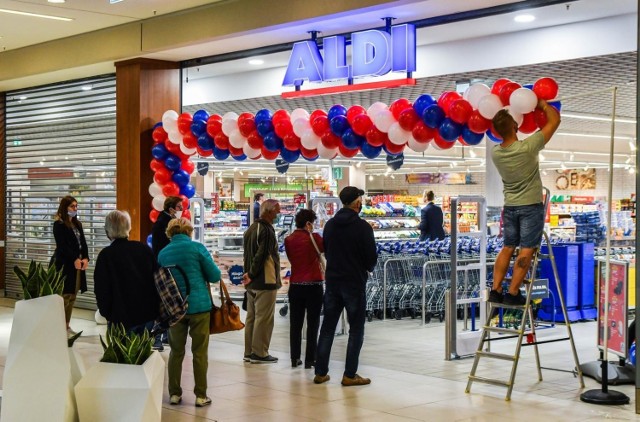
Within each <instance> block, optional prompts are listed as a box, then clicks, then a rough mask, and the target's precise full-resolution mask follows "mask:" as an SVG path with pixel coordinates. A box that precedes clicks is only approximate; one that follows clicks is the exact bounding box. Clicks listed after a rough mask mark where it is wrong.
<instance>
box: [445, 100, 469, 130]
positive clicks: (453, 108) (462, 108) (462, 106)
mask: <svg viewBox="0 0 640 422" xmlns="http://www.w3.org/2000/svg"><path fill="white" fill-rule="evenodd" d="M471 113H473V107H472V106H471V104H469V101H467V100H464V99H459V100H453V101H452V102H451V104H450V105H449V112H448V113H447V114H448V116H449V117H450V118H451V120H453V121H454V122H456V123H460V124H461V125H463V124H465V123H467V121H468V120H469V117H471Z"/></svg>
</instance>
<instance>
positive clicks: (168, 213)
mask: <svg viewBox="0 0 640 422" xmlns="http://www.w3.org/2000/svg"><path fill="white" fill-rule="evenodd" d="M181 216H182V198H180V197H179V196H167V199H165V200H164V209H163V211H162V212H161V213H160V214H159V215H158V219H157V220H156V222H155V223H154V224H153V228H152V229H151V248H152V249H153V256H154V257H155V258H156V259H158V254H159V253H160V251H161V250H162V249H164V247H165V246H167V245H168V244H169V238H168V237H167V233H166V231H167V226H168V225H169V221H171V219H172V218H180V217H181Z"/></svg>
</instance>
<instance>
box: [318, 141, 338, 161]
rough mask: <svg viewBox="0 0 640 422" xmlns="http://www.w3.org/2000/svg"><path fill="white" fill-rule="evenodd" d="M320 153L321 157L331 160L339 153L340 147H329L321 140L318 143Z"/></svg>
mask: <svg viewBox="0 0 640 422" xmlns="http://www.w3.org/2000/svg"><path fill="white" fill-rule="evenodd" d="M318 155H319V156H320V158H326V159H327V160H331V159H333V158H335V157H336V156H337V155H338V148H327V147H325V146H324V145H323V144H322V142H320V143H319V144H318Z"/></svg>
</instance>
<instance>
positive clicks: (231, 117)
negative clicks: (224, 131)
mask: <svg viewBox="0 0 640 422" xmlns="http://www.w3.org/2000/svg"><path fill="white" fill-rule="evenodd" d="M225 120H236V121H237V120H238V113H234V112H233V111H229V112H227V113H225V114H224V115H223V116H222V123H224V121H225Z"/></svg>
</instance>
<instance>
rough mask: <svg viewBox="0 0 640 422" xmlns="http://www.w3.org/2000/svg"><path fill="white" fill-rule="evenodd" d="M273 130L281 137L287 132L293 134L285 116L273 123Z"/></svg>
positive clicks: (289, 122)
mask: <svg viewBox="0 0 640 422" xmlns="http://www.w3.org/2000/svg"><path fill="white" fill-rule="evenodd" d="M273 131H274V132H275V133H276V135H278V136H279V137H280V138H282V139H284V137H285V136H287V135H289V134H294V133H293V126H292V125H291V121H290V120H287V119H285V118H281V119H280V120H279V121H277V122H274V123H273Z"/></svg>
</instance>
